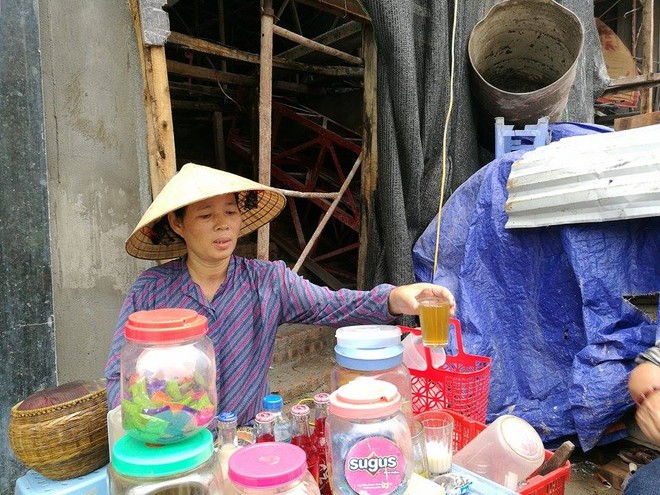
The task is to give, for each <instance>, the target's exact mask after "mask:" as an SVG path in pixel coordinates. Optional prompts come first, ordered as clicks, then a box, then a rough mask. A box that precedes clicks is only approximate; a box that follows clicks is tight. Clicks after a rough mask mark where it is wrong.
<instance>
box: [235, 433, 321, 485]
mask: <svg viewBox="0 0 660 495" xmlns="http://www.w3.org/2000/svg"><path fill="white" fill-rule="evenodd" d="M228 477H229V480H230V481H231V483H232V485H233V488H234V489H235V490H236V491H237V493H239V494H242V495H247V494H252V495H320V492H319V487H318V485H317V484H316V480H314V478H313V477H312V475H311V474H310V472H309V471H308V470H307V456H306V454H305V451H304V450H303V449H301V448H300V447H298V446H296V445H292V444H290V443H283V442H265V443H256V444H253V445H248V446H247V447H243V448H242V449H239V450H237V451H236V452H234V453H233V454H232V456H231V457H230V458H229V475H228Z"/></svg>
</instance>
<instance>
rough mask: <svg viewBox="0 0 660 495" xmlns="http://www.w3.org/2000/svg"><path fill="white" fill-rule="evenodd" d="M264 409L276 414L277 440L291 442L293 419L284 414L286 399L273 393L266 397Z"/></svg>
mask: <svg viewBox="0 0 660 495" xmlns="http://www.w3.org/2000/svg"><path fill="white" fill-rule="evenodd" d="M263 407H264V411H267V412H269V413H273V414H274V415H275V441H277V442H286V443H291V421H290V420H289V419H288V418H287V417H286V416H285V415H284V413H283V412H282V408H283V407H284V401H283V400H282V397H280V396H279V395H275V394H271V395H267V396H266V397H264V400H263Z"/></svg>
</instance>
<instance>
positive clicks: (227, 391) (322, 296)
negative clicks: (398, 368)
mask: <svg viewBox="0 0 660 495" xmlns="http://www.w3.org/2000/svg"><path fill="white" fill-rule="evenodd" d="M392 289H393V286H391V285H388V284H383V285H378V286H376V287H375V288H374V289H372V290H371V291H355V290H349V289H340V290H338V291H332V290H330V289H328V288H327V287H320V286H318V285H314V284H312V283H311V282H309V281H308V280H306V279H304V278H303V277H301V276H299V275H297V274H296V273H294V272H293V271H292V270H290V269H289V268H287V266H286V265H285V263H284V262H283V261H261V260H254V259H246V258H240V257H237V256H232V258H231V260H230V262H229V267H228V269H227V277H226V278H225V280H224V282H223V283H222V284H221V285H220V287H219V288H218V291H217V292H216V294H215V296H214V298H213V301H211V302H209V301H208V300H207V299H206V297H205V296H204V294H203V293H202V290H201V288H200V287H199V285H197V284H196V283H195V282H193V280H192V279H191V278H190V273H189V272H188V269H187V267H186V264H185V258H180V259H178V260H174V261H171V262H169V263H166V264H164V265H160V266H156V267H153V268H150V269H148V270H146V271H145V272H144V273H142V275H140V277H139V278H138V279H137V280H136V281H135V283H134V284H133V286H132V287H131V289H130V291H129V293H128V295H127V297H126V300H125V301H124V305H123V306H122V309H121V313H120V315H119V319H118V321H117V327H116V329H115V333H114V337H113V341H112V347H111V349H110V353H109V356H108V362H107V364H106V368H105V377H106V379H107V392H108V404H109V407H110V408H113V407H115V406H117V405H118V404H119V391H120V384H119V358H120V353H121V348H122V346H123V345H124V343H125V339H124V325H125V324H126V321H127V320H128V317H129V315H130V314H131V313H133V312H135V311H140V310H151V309H158V308H168V307H169V308H172V307H178V308H190V309H194V310H195V311H197V312H198V313H199V314H201V315H203V316H205V317H206V318H207V319H208V325H209V330H208V334H207V335H208V337H209V338H210V339H211V341H212V342H213V346H214V348H215V357H216V387H217V391H218V411H234V412H235V413H236V414H237V415H238V421H239V423H238V424H239V425H240V424H246V423H247V422H248V421H250V420H251V419H252V418H254V416H255V415H256V413H257V412H259V410H260V409H261V401H262V399H263V397H264V396H265V395H267V394H268V393H269V386H268V368H269V366H270V363H271V359H272V354H273V349H274V347H275V335H276V333H277V328H278V326H279V325H281V324H282V323H307V324H318V325H331V326H343V325H355V324H368V323H375V324H382V323H390V322H391V321H392V320H393V319H394V317H393V316H392V315H390V313H389V310H388V306H387V302H388V297H389V294H390V292H391V290H392Z"/></svg>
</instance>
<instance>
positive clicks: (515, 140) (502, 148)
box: [495, 117, 551, 158]
mask: <svg viewBox="0 0 660 495" xmlns="http://www.w3.org/2000/svg"><path fill="white" fill-rule="evenodd" d="M550 140H551V136H550V132H549V131H548V117H541V118H540V119H539V120H538V121H537V123H536V125H533V124H530V125H526V126H525V128H524V129H522V130H519V131H515V130H513V126H512V125H506V124H505V123H504V117H496V118H495V158H499V157H500V156H502V155H503V154H504V153H508V152H509V151H516V150H533V149H535V148H538V147H539V146H545V145H546V144H548V143H549V142H550Z"/></svg>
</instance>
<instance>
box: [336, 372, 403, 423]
mask: <svg viewBox="0 0 660 495" xmlns="http://www.w3.org/2000/svg"><path fill="white" fill-rule="evenodd" d="M400 406H401V394H399V391H398V390H397V388H396V386H395V385H393V384H391V383H389V382H385V381H383V380H376V379H374V378H369V377H359V378H356V379H355V380H351V381H350V382H348V383H347V384H346V385H342V386H341V387H339V388H338V389H337V390H335V391H334V392H333V393H331V394H330V414H334V415H336V416H339V417H342V418H346V419H376V418H380V417H383V416H390V415H392V414H394V413H396V412H397V411H399V409H400Z"/></svg>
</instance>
